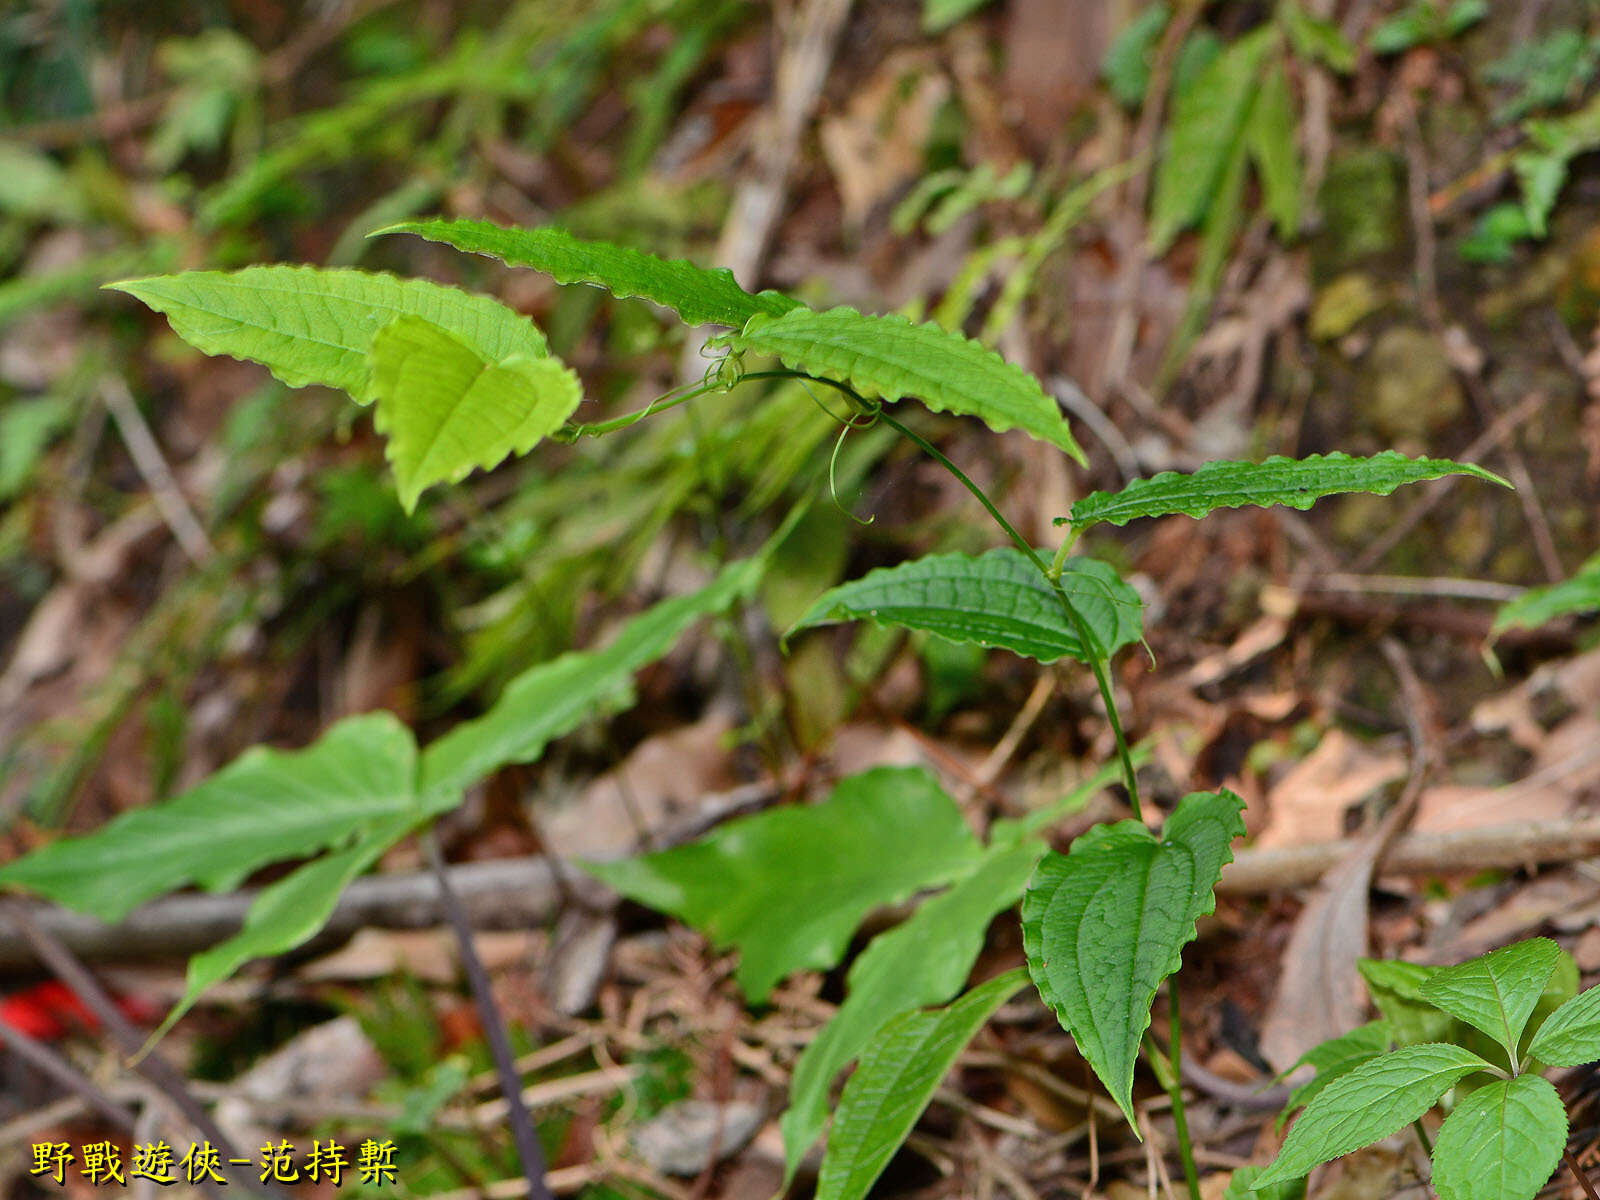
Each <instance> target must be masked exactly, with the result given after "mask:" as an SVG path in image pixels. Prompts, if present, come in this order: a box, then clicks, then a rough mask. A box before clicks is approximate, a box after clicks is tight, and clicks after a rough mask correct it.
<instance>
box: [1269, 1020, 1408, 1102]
mask: <svg viewBox="0 0 1600 1200" xmlns="http://www.w3.org/2000/svg"><path fill="white" fill-rule="evenodd" d="M1389 1038H1390V1032H1389V1022H1387V1021H1368V1022H1367V1023H1366V1024H1365V1025H1360V1026H1357V1027H1356V1028H1355V1029H1352V1030H1351V1031H1350V1032H1349V1033H1346V1034H1343V1035H1341V1036H1339V1037H1336V1038H1329V1039H1328V1040H1327V1041H1325V1042H1323V1043H1322V1044H1321V1045H1319V1046H1313V1047H1312V1048H1311V1049H1310V1050H1308V1051H1306V1053H1305V1055H1304V1056H1303V1057H1302V1058H1301V1059H1300V1063H1302V1064H1305V1065H1308V1066H1312V1067H1315V1068H1316V1070H1317V1073H1316V1074H1315V1075H1313V1076H1312V1077H1311V1078H1310V1079H1308V1080H1306V1081H1305V1082H1304V1083H1302V1084H1301V1085H1300V1086H1299V1087H1297V1088H1295V1089H1294V1091H1293V1092H1291V1093H1290V1095H1289V1102H1288V1103H1287V1104H1285V1105H1284V1106H1283V1113H1282V1115H1281V1116H1279V1118H1278V1125H1279V1127H1280V1128H1281V1127H1282V1125H1283V1123H1284V1122H1285V1121H1287V1120H1288V1119H1289V1116H1290V1114H1291V1113H1293V1112H1294V1111H1295V1110H1296V1109H1298V1108H1303V1107H1304V1106H1305V1105H1307V1104H1309V1103H1311V1101H1312V1100H1313V1099H1315V1098H1316V1096H1317V1095H1318V1094H1319V1093H1320V1092H1321V1091H1322V1090H1323V1089H1324V1088H1326V1087H1327V1086H1328V1085H1329V1084H1330V1083H1332V1082H1333V1081H1334V1080H1335V1079H1338V1078H1339V1077H1340V1076H1341V1075H1348V1074H1349V1073H1350V1072H1351V1071H1353V1070H1355V1069H1356V1068H1357V1067H1359V1066H1361V1065H1362V1064H1363V1063H1368V1062H1371V1061H1372V1060H1373V1059H1375V1058H1377V1057H1378V1056H1379V1055H1380V1054H1384V1053H1385V1052H1387V1051H1388V1049H1389ZM1297 1065H1299V1064H1297Z"/></svg>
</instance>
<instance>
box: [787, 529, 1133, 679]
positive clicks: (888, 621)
mask: <svg viewBox="0 0 1600 1200" xmlns="http://www.w3.org/2000/svg"><path fill="white" fill-rule="evenodd" d="M1061 586H1062V589H1063V590H1064V591H1065V592H1066V593H1067V596H1068V598H1069V599H1070V600H1071V601H1072V604H1073V607H1074V608H1076V609H1077V610H1078V615H1079V616H1080V617H1081V618H1082V619H1083V622H1084V624H1085V625H1087V626H1088V627H1089V631H1090V633H1092V634H1093V635H1094V638H1095V640H1096V641H1097V642H1098V643H1099V647H1098V651H1099V652H1100V653H1103V654H1105V655H1111V654H1114V653H1116V652H1117V651H1118V650H1120V649H1121V648H1122V647H1124V646H1127V645H1129V644H1131V643H1133V642H1136V641H1138V640H1139V638H1140V637H1141V636H1142V632H1143V623H1142V621H1141V619H1140V617H1141V610H1142V602H1141V601H1140V599H1139V594H1138V593H1137V592H1135V591H1134V590H1133V588H1131V587H1130V586H1128V584H1126V583H1124V582H1123V581H1122V580H1121V579H1120V578H1118V576H1117V573H1116V570H1115V569H1114V568H1113V567H1111V566H1110V565H1109V564H1108V563H1103V562H1099V561H1097V560H1095V559H1091V558H1070V559H1068V560H1067V564H1066V569H1065V570H1064V571H1063V572H1062V575H1061ZM862 619H866V620H871V621H875V622H877V623H878V624H879V625H899V626H904V627H905V628H908V629H921V630H925V631H927V632H928V633H936V634H938V635H939V636H940V637H942V638H946V639H948V640H950V641H953V642H972V643H976V644H977V645H980V646H999V647H1001V648H1003V649H1006V650H1010V651H1011V652H1012V653H1014V654H1023V655H1026V656H1027V657H1029V658H1036V659H1038V660H1039V661H1040V662H1054V661H1055V660H1056V659H1058V658H1061V657H1063V656H1069V657H1072V658H1076V659H1078V660H1079V661H1080V662H1088V661H1089V657H1090V655H1089V652H1087V651H1085V649H1084V647H1083V646H1082V645H1081V644H1080V642H1079V639H1078V633H1077V630H1076V629H1075V628H1074V627H1073V623H1072V621H1071V619H1070V618H1069V617H1068V616H1067V614H1066V612H1065V611H1064V610H1063V609H1062V607H1061V601H1060V598H1059V597H1057V595H1056V594H1055V591H1054V589H1053V588H1051V586H1050V584H1049V583H1048V582H1046V580H1045V578H1044V576H1043V575H1042V574H1041V573H1040V571H1039V569H1038V568H1037V567H1036V566H1034V565H1033V563H1032V562H1030V561H1029V560H1028V559H1027V557H1026V556H1025V555H1023V553H1022V552H1021V551H1020V550H1016V549H1014V548H1012V547H1010V546H1006V547H1002V548H1000V549H997V550H990V551H988V552H987V553H985V554H980V555H978V556H977V557H973V556H971V555H968V554H933V555H929V556H927V557H925V558H919V559H914V560H913V561H911V562H908V563H902V564H901V565H900V566H898V567H885V568H881V569H879V570H876V571H872V572H869V573H868V574H866V575H863V576H862V577H861V578H860V579H855V580H851V581H850V582H849V583H843V584H840V585H839V586H838V587H836V588H833V589H831V590H829V591H827V592H824V593H823V594H822V595H821V596H820V597H818V598H817V601H816V603H815V604H813V605H812V606H811V608H810V610H809V611H808V612H807V613H806V614H805V615H804V616H803V617H801V618H800V620H799V621H798V622H797V623H796V624H795V627H794V629H792V630H790V631H789V632H790V634H791V635H792V634H793V633H795V632H796V631H798V630H801V629H807V628H810V627H811V626H814V625H831V624H836V623H838V622H840V621H855V620H862Z"/></svg>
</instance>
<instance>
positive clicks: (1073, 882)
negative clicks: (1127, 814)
mask: <svg viewBox="0 0 1600 1200" xmlns="http://www.w3.org/2000/svg"><path fill="white" fill-rule="evenodd" d="M1243 808H1244V802H1243V801H1242V800H1240V799H1239V797H1238V796H1236V795H1234V794H1233V793H1232V792H1228V791H1222V792H1215V793H1212V792H1195V793H1193V794H1191V795H1189V796H1186V797H1184V799H1183V800H1182V801H1181V802H1180V803H1179V805H1178V807H1177V809H1176V810H1175V811H1174V812H1173V814H1172V816H1170V817H1169V818H1168V819H1167V823H1166V826H1165V828H1164V829H1163V830H1162V833H1161V837H1160V839H1159V840H1158V839H1157V838H1156V836H1155V834H1153V833H1151V832H1150V830H1149V829H1147V828H1146V827H1145V826H1144V825H1141V824H1140V823H1138V822H1137V821H1119V822H1118V823H1116V824H1115V825H1101V826H1097V827H1096V828H1094V829H1092V830H1090V831H1089V832H1088V833H1086V834H1084V835H1083V836H1082V837H1080V838H1078V839H1077V841H1075V842H1073V844H1072V850H1071V853H1069V854H1051V855H1049V856H1047V857H1046V858H1045V859H1044V861H1043V862H1041V863H1040V864H1039V869H1038V870H1037V871H1036V872H1035V873H1034V877H1033V882H1032V883H1030V884H1029V885H1028V890H1027V892H1026V894H1025V895H1024V896H1023V900H1022V941H1023V945H1024V947H1025V948H1026V949H1027V952H1028V970H1029V971H1030V972H1031V973H1032V975H1033V981H1034V983H1035V984H1037V985H1038V988H1039V994H1040V995H1041V996H1043V997H1044V1000H1045V1003H1047V1004H1048V1005H1050V1007H1051V1008H1053V1009H1054V1010H1055V1012H1056V1016H1057V1017H1058V1018H1060V1020H1061V1024H1062V1025H1063V1026H1064V1027H1065V1028H1066V1029H1067V1031H1068V1032H1069V1033H1071V1034H1072V1037H1073V1040H1074V1041H1076V1042H1077V1043H1078V1049H1079V1051H1081V1052H1082V1054H1083V1056H1084V1058H1086V1059H1088V1060H1089V1065H1090V1066H1091V1067H1093V1068H1094V1072H1095V1074H1096V1075H1098V1076H1099V1077H1100V1081H1101V1082H1102V1083H1103V1084H1105V1086H1106V1090H1107V1091H1109V1092H1110V1093H1111V1097H1112V1099H1114V1100H1116V1102H1117V1103H1118V1104H1119V1105H1121V1106H1122V1111H1123V1112H1124V1113H1125V1114H1127V1117H1128V1122H1129V1124H1135V1123H1134V1118H1133V1096H1132V1092H1133V1070H1134V1062H1135V1060H1136V1058H1137V1057H1138V1053H1139V1041H1140V1039H1141V1038H1142V1037H1143V1036H1144V1031H1145V1028H1146V1027H1147V1026H1148V1025H1149V1024H1150V1003H1151V1001H1152V1000H1154V999H1155V994H1156V989H1157V988H1159V987H1160V986H1161V981H1162V980H1164V979H1165V978H1166V977H1167V976H1168V975H1171V974H1172V973H1173V972H1174V971H1176V970H1177V969H1178V965H1179V962H1180V959H1181V956H1182V951H1183V947H1184V946H1186V945H1187V944H1188V943H1189V942H1190V941H1191V940H1192V939H1193V938H1194V934H1195V922H1196V921H1197V920H1199V919H1200V918H1201V917H1202V916H1204V915H1205V914H1206V913H1209V912H1211V911H1212V909H1213V908H1214V907H1215V906H1216V896H1215V894H1214V892H1213V889H1214V888H1215V886H1216V883H1217V879H1218V878H1219V876H1220V875H1221V874H1222V868H1223V866H1224V865H1225V864H1226V863H1229V862H1231V861H1232V860H1233V852H1232V850H1231V849H1230V848H1229V846H1230V843H1231V842H1232V841H1233V839H1234V838H1235V837H1238V836H1240V835H1241V834H1243V833H1244V821H1243V820H1242V818H1241V817H1240V813H1241V811H1242V810H1243ZM1135 1128H1137V1126H1136V1125H1135Z"/></svg>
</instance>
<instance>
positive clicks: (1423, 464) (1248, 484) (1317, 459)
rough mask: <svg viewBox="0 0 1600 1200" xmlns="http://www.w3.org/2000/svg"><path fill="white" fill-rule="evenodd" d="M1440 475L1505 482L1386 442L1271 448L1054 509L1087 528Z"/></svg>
mask: <svg viewBox="0 0 1600 1200" xmlns="http://www.w3.org/2000/svg"><path fill="white" fill-rule="evenodd" d="M1441 475H1476V476H1477V477H1478V478H1479V479H1487V480H1489V482H1491V483H1498V484H1500V485H1501V486H1503V487H1510V486H1511V485H1510V484H1509V483H1507V482H1506V481H1505V480H1504V479H1501V478H1500V476H1498V475H1495V474H1492V473H1490V472H1488V471H1485V470H1484V469H1483V468H1482V467H1477V466H1473V465H1472V464H1471V463H1458V462H1451V461H1450V460H1449V459H1445V458H1407V457H1406V456H1405V455H1403V454H1401V453H1399V452H1398V451H1395V450H1385V451H1384V452H1383V453H1381V454H1374V455H1373V456H1372V457H1371V458H1352V457H1351V456H1350V455H1348V454H1340V453H1337V452H1336V453H1333V454H1313V455H1311V456H1309V457H1307V458H1283V457H1281V456H1277V455H1275V456H1273V457H1272V458H1269V459H1267V460H1266V461H1265V462H1259V463H1248V462H1226V461H1222V462H1208V463H1206V464H1205V465H1204V466H1202V467H1201V468H1200V469H1199V470H1197V471H1194V472H1192V473H1190V474H1187V475H1185V474H1181V473H1180V472H1177V471H1163V472H1161V474H1159V475H1153V476H1151V477H1150V478H1148V479H1135V480H1134V481H1133V482H1132V483H1130V484H1129V485H1128V486H1127V487H1125V488H1123V489H1122V490H1121V491H1120V492H1095V493H1093V494H1092V495H1088V496H1085V497H1084V498H1083V499H1082V500H1079V501H1078V502H1077V503H1076V504H1074V505H1073V506H1072V515H1071V516H1070V517H1057V518H1056V524H1057V525H1066V524H1070V525H1071V526H1072V527H1073V528H1074V529H1076V530H1083V529H1087V528H1088V527H1089V526H1091V525H1095V524H1098V523H1100V522H1102V521H1105V522H1109V523H1111V524H1112V525H1126V524H1127V523H1128V522H1129V521H1132V520H1134V519H1135V518H1138V517H1165V516H1171V515H1173V514H1174V513H1182V514H1184V515H1185V516H1190V517H1203V516H1205V515H1206V514H1207V513H1208V512H1210V511H1211V510H1212V509H1216V508H1242V507H1244V506H1245V505H1247V504H1254V505H1257V506H1259V507H1261V508H1267V507H1270V506H1271V505H1274V504H1285V505H1288V506H1289V507H1290V508H1298V509H1302V510H1303V509H1307V508H1310V507H1311V506H1312V504H1314V503H1315V502H1316V501H1318V500H1320V499H1321V498H1322V497H1324V496H1331V495H1334V494H1335V493H1338V492H1370V493H1372V494H1373V495H1376V496H1387V495H1388V494H1389V493H1390V492H1392V491H1394V490H1395V489H1396V488H1397V487H1400V486H1402V485H1403V484H1407V483H1419V482H1421V481H1423V480H1425V479H1438V478H1439V477H1440V476H1441Z"/></svg>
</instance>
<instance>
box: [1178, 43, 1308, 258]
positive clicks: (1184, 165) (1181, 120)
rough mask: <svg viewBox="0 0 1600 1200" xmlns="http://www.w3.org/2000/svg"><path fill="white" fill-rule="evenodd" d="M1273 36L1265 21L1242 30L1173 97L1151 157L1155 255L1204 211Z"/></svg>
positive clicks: (1234, 147) (1240, 128) (1234, 141)
mask: <svg viewBox="0 0 1600 1200" xmlns="http://www.w3.org/2000/svg"><path fill="white" fill-rule="evenodd" d="M1276 39H1277V33H1276V31H1275V30H1274V29H1273V28H1272V27H1271V25H1270V24H1269V25H1266V26H1263V27H1262V28H1261V29H1259V30H1257V31H1256V32H1254V33H1248V34H1246V35H1245V36H1244V37H1242V38H1240V39H1239V40H1238V41H1236V42H1234V43H1233V44H1232V45H1231V46H1229V47H1228V48H1227V49H1226V50H1224V51H1223V52H1222V53H1221V54H1219V55H1217V57H1216V58H1214V59H1213V60H1212V61H1211V62H1210V64H1209V65H1208V66H1206V68H1205V69H1204V70H1202V71H1201V72H1200V73H1199V74H1198V75H1197V76H1195V77H1194V78H1193V79H1191V80H1189V81H1188V83H1187V84H1185V85H1184V86H1183V87H1182V88H1181V89H1180V90H1179V91H1178V94H1177V96H1176V97H1175V98H1174V101H1173V110H1172V120H1171V122H1170V123H1169V130H1170V132H1169V133H1168V134H1167V142H1166V145H1165V147H1164V148H1163V149H1162V153H1161V156H1160V157H1159V158H1158V159H1157V160H1156V168H1155V171H1156V179H1155V193H1154V196H1153V197H1152V200H1151V205H1150V241H1151V244H1152V245H1153V246H1154V248H1155V250H1156V252H1157V253H1161V252H1163V251H1165V250H1166V249H1167V247H1168V246H1170V245H1171V244H1172V240H1173V239H1174V238H1175V237H1177V236H1178V234H1179V233H1180V232H1182V231H1183V230H1184V229H1186V228H1188V227H1189V226H1190V225H1193V224H1195V223H1196V222H1198V221H1199V220H1200V218H1201V217H1203V216H1204V215H1205V213H1206V209H1207V207H1208V205H1210V204H1211V202H1212V200H1213V197H1214V196H1215V195H1216V194H1217V192H1218V186H1217V185H1218V183H1219V182H1220V181H1221V179H1222V175H1223V171H1224V169H1225V168H1226V166H1227V164H1228V161H1229V160H1230V159H1231V158H1233V156H1234V154H1235V152H1236V151H1237V149H1238V146H1239V139H1240V138H1241V137H1242V136H1243V135H1244V128H1245V119H1246V117H1247V116H1248V115H1249V112H1250V108H1251V104H1252V102H1253V100H1254V98H1255V94H1256V88H1257V85H1258V82H1259V79H1260V75H1261V61H1262V58H1263V57H1264V56H1265V54H1266V52H1267V50H1268V49H1269V48H1270V47H1271V46H1272V45H1273V44H1274V43H1275V41H1276Z"/></svg>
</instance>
